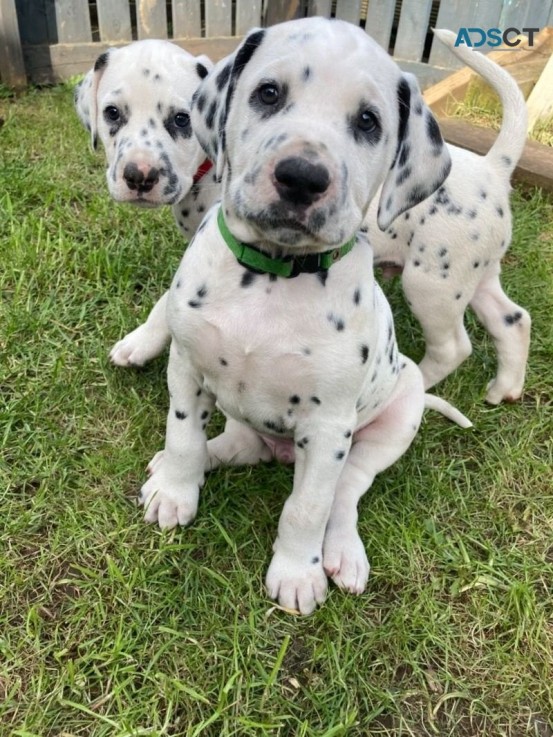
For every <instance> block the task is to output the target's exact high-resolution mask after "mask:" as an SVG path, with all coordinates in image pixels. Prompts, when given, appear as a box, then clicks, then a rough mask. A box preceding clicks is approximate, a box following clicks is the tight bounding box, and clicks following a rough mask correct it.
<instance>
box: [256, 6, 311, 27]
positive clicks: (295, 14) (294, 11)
mask: <svg viewBox="0 0 553 737" xmlns="http://www.w3.org/2000/svg"><path fill="white" fill-rule="evenodd" d="M302 9H303V4H302V2H301V0H271V2H270V3H269V2H268V3H267V4H266V7H265V11H264V19H263V25H265V26H272V25H274V24H275V23H281V22H283V21H285V20H293V19H294V18H300V17H301V15H302Z"/></svg>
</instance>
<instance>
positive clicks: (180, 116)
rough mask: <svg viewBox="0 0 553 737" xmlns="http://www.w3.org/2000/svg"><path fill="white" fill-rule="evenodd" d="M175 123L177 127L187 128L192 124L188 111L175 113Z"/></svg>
mask: <svg viewBox="0 0 553 737" xmlns="http://www.w3.org/2000/svg"><path fill="white" fill-rule="evenodd" d="M175 125H176V126H177V128H186V127H187V126H188V125H190V115H188V113H177V114H176V115H175Z"/></svg>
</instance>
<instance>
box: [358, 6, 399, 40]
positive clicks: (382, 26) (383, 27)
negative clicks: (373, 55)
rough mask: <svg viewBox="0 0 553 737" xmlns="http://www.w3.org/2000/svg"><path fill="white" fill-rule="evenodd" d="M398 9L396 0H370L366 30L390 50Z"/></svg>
mask: <svg viewBox="0 0 553 737" xmlns="http://www.w3.org/2000/svg"><path fill="white" fill-rule="evenodd" d="M395 9H396V3H395V0H370V2H369V9H368V11H367V22H366V24H365V30H366V31H367V33H368V34H369V36H372V38H374V40H375V41H377V42H378V43H379V44H380V45H381V46H382V48H383V49H386V51H388V49H389V47H390V36H391V35H392V24H393V22H394V13H395Z"/></svg>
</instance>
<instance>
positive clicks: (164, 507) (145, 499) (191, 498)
mask: <svg viewBox="0 0 553 737" xmlns="http://www.w3.org/2000/svg"><path fill="white" fill-rule="evenodd" d="M160 456H161V457H160ZM152 466H153V468H152ZM149 469H151V476H150V478H149V479H148V481H146V483H145V484H144V486H143V487H142V489H141V490H140V494H139V497H138V502H139V504H141V505H143V506H144V509H145V510H146V511H145V513H144V519H145V520H146V522H157V523H158V524H159V526H160V527H161V529H162V530H163V529H170V528H172V527H176V526H177V525H182V526H186V525H189V524H190V523H191V522H192V521H193V520H194V518H195V516H196V512H197V511H198V497H199V493H200V489H199V487H198V486H197V485H195V484H182V483H178V482H176V481H175V480H174V479H171V478H170V476H169V475H168V474H167V472H166V471H165V469H164V467H163V456H162V455H161V454H160V453H158V454H157V455H156V456H155V457H154V460H153V461H152V463H151V464H150V466H149Z"/></svg>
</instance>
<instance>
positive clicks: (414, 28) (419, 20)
mask: <svg viewBox="0 0 553 737" xmlns="http://www.w3.org/2000/svg"><path fill="white" fill-rule="evenodd" d="M431 7H432V0H403V3H402V5H401V15H400V17H399V26H398V29H397V38H396V42H395V45H394V56H396V57H397V58H398V59H409V60H412V61H420V60H421V59H422V52H423V50H424V43H425V40H426V34H427V33H428V19H429V18H430V9H431Z"/></svg>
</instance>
